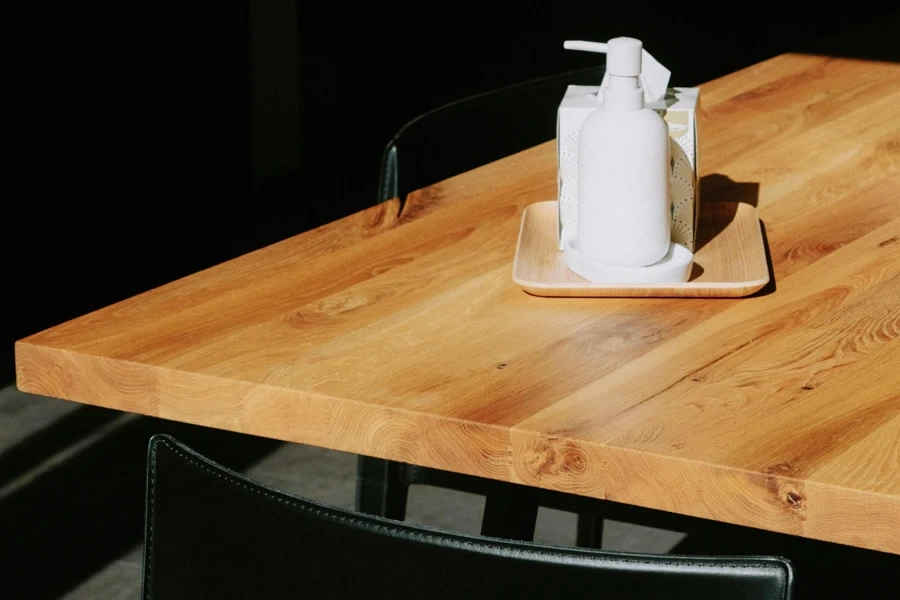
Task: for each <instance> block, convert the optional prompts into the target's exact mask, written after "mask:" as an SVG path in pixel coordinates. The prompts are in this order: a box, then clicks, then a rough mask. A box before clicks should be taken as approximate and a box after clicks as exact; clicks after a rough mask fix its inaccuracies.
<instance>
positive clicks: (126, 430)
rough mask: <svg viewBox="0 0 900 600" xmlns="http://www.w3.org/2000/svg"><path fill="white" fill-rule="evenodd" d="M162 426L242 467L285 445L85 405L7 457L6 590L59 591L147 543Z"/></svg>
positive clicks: (0, 516)
mask: <svg viewBox="0 0 900 600" xmlns="http://www.w3.org/2000/svg"><path fill="white" fill-rule="evenodd" d="M116 419H118V420H117V421H116ZM116 424H118V426H116ZM97 432H100V433H101V435H97V436H96V437H95V439H93V440H91V442H90V443H88V444H86V445H84V444H82V445H81V446H80V447H78V448H77V449H76V450H75V451H74V452H72V453H71V454H70V455H68V456H65V457H64V458H62V459H61V458H60V457H59V453H60V452H64V449H65V448H67V447H69V446H70V445H71V444H72V443H74V442H77V441H79V440H81V439H83V438H85V436H90V435H92V434H96V433H97ZM161 432H166V433H170V434H172V435H174V436H176V437H177V438H178V439H181V440H184V441H185V443H188V444H189V445H191V446H193V447H195V448H197V449H198V451H201V452H203V453H204V454H207V455H208V456H210V457H212V458H214V459H215V460H216V461H220V462H222V463H223V464H226V465H230V466H231V467H232V468H235V469H237V470H240V469H243V468H245V467H247V466H249V465H251V464H253V463H255V462H257V461H259V460H260V459H262V458H263V457H265V456H267V455H268V454H270V453H272V452H273V451H274V450H276V449H277V448H278V447H279V446H280V445H281V442H277V441H274V440H266V439H263V438H257V437H252V436H247V435H240V434H234V433H230V432H225V431H218V430H212V429H206V428H199V427H195V426H191V425H185V424H181V423H175V422H171V421H164V420H162V419H155V418H148V417H131V418H128V417H126V418H125V419H122V418H121V414H120V413H118V412H116V411H111V410H107V409H102V408H96V407H89V406H84V407H79V408H78V409H77V410H75V411H73V412H71V413H69V414H68V415H66V416H65V417H63V418H62V419H60V420H58V421H57V422H54V423H53V424H51V425H48V426H47V427H45V428H44V429H42V430H40V431H38V432H36V433H34V434H33V435H31V436H28V437H27V438H25V439H24V440H23V441H21V442H20V443H19V444H17V445H15V446H13V447H12V448H10V449H8V450H6V451H5V452H3V453H2V454H0V479H2V482H3V484H8V485H6V487H5V488H0V489H2V495H0V540H2V542H0V565H3V568H2V570H3V573H4V574H3V582H2V588H3V589H4V590H5V591H4V594H3V595H5V596H6V597H7V598H12V597H21V598H24V597H27V598H31V599H33V600H39V599H42V598H56V597H59V596H60V595H62V594H64V593H65V592H67V591H69V590H70V589H72V588H74V587H75V586H77V585H78V584H79V583H81V582H82V581H84V580H85V579H87V578H88V577H90V576H91V575H92V574H94V573H95V572H97V571H100V570H101V569H102V568H103V567H104V566H106V565H107V564H109V563H110V562H112V561H114V560H116V559H117V558H119V557H120V556H121V555H122V554H124V553H126V552H127V551H128V550H130V549H132V548H133V547H134V546H136V545H138V544H140V543H141V540H142V539H143V518H144V517H143V513H144V468H143V465H144V464H145V462H146V452H147V442H148V440H149V439H150V437H151V436H152V435H153V434H155V433H161ZM54 457H55V458H54ZM48 463H49V464H48ZM185 501H186V502H188V501H190V499H189V498H186V499H185ZM17 590H19V592H17ZM10 591H12V595H6V594H8V593H9V592H10ZM20 593H21V594H22V595H20Z"/></svg>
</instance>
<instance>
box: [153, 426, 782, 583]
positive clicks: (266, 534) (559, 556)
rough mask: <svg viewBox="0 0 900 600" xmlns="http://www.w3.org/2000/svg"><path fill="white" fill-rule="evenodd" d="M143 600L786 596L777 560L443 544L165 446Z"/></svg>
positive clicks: (495, 542) (470, 540)
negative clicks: (257, 480) (282, 490)
mask: <svg viewBox="0 0 900 600" xmlns="http://www.w3.org/2000/svg"><path fill="white" fill-rule="evenodd" d="M143 577H144V579H143V594H142V597H143V598H144V599H145V600H173V599H177V598H190V599H192V600H202V599H204V598H215V599H216V600H227V599H230V598H254V599H268V598H340V599H342V600H352V599H354V598H372V597H384V598H393V599H397V600H400V599H404V598H454V599H459V598H497V597H504V598H541V597H559V598H566V599H571V600H575V599H578V598H592V599H599V598H616V599H618V600H628V599H629V598H642V599H653V598H665V599H666V600H675V599H678V598H691V599H696V598H708V599H716V598H722V599H728V600H740V599H744V598H746V599H750V598H753V599H756V600H775V599H778V600H785V599H787V598H790V597H791V592H792V587H793V568H792V566H791V563H789V562H788V561H786V560H783V559H780V558H772V557H744V558H722V557H719V558H704V557H696V556H692V557H683V556H669V555H665V556H653V555H643V554H627V553H613V552H601V551H594V550H583V549H577V548H562V547H553V546H543V545H537V544H531V543H522V542H510V541H504V540H500V539H491V538H485V537H472V536H466V535H459V534H452V533H447V532H442V531H438V530H435V529H431V528H426V527H417V526H411V525H407V524H403V523H398V522H394V521H389V520H386V519H382V518H378V517H371V516H363V515H359V514H356V513H352V512H349V511H344V510H340V509H336V508H330V507H327V506H323V505H320V504H317V503H314V502H310V501H307V500H303V499H300V498H296V497H293V496H290V495H288V494H285V493H283V492H280V491H278V490H275V489H272V488H268V487H266V486H263V485H261V484H259V483H256V482H253V481H250V480H248V479H246V478H244V477H242V476H241V475H239V474H237V473H235V472H233V471H230V470H229V469H227V468H225V467H222V466H220V465H218V464H216V463H214V462H212V461H210V460H209V459H207V458H205V457H203V456H201V455H199V454H197V453H196V452H194V451H192V450H191V449H190V448H187V447H186V446H184V445H182V444H180V443H179V442H178V441H176V440H175V439H173V438H171V437H169V436H165V435H157V436H155V437H154V438H153V439H151V441H150V450H149V458H148V470H147V511H146V532H145V543H144V571H143Z"/></svg>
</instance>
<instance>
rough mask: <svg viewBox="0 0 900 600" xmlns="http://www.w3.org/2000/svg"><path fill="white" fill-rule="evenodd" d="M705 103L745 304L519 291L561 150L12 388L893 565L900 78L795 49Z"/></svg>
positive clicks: (66, 350)
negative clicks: (515, 268) (746, 211)
mask: <svg viewBox="0 0 900 600" xmlns="http://www.w3.org/2000/svg"><path fill="white" fill-rule="evenodd" d="M701 103H702V115H701V118H702V123H701V137H702V146H701V170H702V174H703V175H705V176H706V177H705V179H704V181H703V197H702V200H703V201H704V202H715V201H720V200H730V201H744V202H753V203H758V210H759V215H760V218H761V220H762V222H763V224H764V228H765V232H766V234H767V239H768V248H769V251H770V255H771V259H772V263H773V274H774V284H771V283H770V285H769V286H768V287H767V288H766V289H764V290H763V292H762V293H760V294H758V295H756V296H754V297H750V298H745V299H732V300H721V299H718V300H717V299H664V298H658V299H640V298H595V299H591V298H581V299H578V298H539V297H535V296H530V295H528V294H526V293H525V292H523V291H522V290H521V289H520V288H518V287H517V286H516V285H515V284H514V283H513V282H512V279H511V268H512V261H513V254H514V252H515V248H516V236H517V233H518V229H519V220H520V216H521V213H522V210H523V208H524V207H525V206H526V205H528V204H530V203H532V202H538V201H542V200H547V199H552V198H554V197H555V194H556V190H555V186H556V154H555V145H554V143H547V144H544V145H542V146H538V147H536V148H533V149H531V150H528V151H525V152H522V153H520V154H517V155H514V156H511V157H509V158H507V159H504V160H501V161H498V162H496V163H492V164H490V165H486V166H485V167H482V168H479V169H476V170H474V171H471V172H469V173H466V174H463V175H461V176H458V177H455V178H452V179H449V180H447V181H444V182H441V183H439V184H436V185H433V186H431V187H429V188H426V189H423V190H420V191H418V192H415V193H413V194H411V195H410V196H409V199H408V202H407V204H406V206H405V208H404V210H403V213H402V214H400V215H397V211H398V207H399V203H398V202H397V201H396V200H395V201H392V202H389V203H385V204H383V205H380V206H378V207H375V208H373V209H370V210H367V211H363V212H361V213H358V214H356V215H353V216H351V217H348V218H346V219H343V220H341V221H337V222H334V223H331V224H329V225H326V226H325V227H322V228H319V229H316V230H314V231H310V232H307V233H304V234H301V235H298V236H296V237H293V238H290V239H288V240H285V241H284V242H281V243H278V244H276V245H274V246H270V247H267V248H264V249H262V250H259V251H257V252H254V253H252V254H248V255H246V256H243V257H240V258H238V259H235V260H232V261H230V262H227V263H224V264H221V265H219V266H216V267H213V268H211V269H207V270H205V271H202V272H199V273H196V274H194V275H192V276H189V277H187V278H184V279H181V280H178V281H175V282H173V283H171V284H168V285H166V286H163V287H161V288H158V289H155V290H152V291H150V292H147V293H144V294H141V295H139V296H136V297H134V298H131V299H129V300H125V301H123V302H120V303H118V304H115V305H113V306H110V307H107V308H104V309H102V310H99V311H96V312H94V313H91V314H89V315H86V316H83V317H80V318H78V319H75V320H72V321H69V322H67V323H64V324H62V325H59V326H57V327H54V328H52V329H49V330H46V331H43V332H41V333H38V334H36V335H33V336H31V337H29V338H26V339H24V340H22V341H20V342H18V344H17V345H16V367H17V375H18V385H19V388H20V389H22V390H23V391H26V392H33V393H37V394H44V395H48V396H55V397H59V398H65V399H69V400H74V401H77V402H84V403H88V404H96V405H100V406H106V407H111V408H115V409H119V410H123V411H129V412H134V413H141V414H146V415H153V416H158V417H163V418H167V419H174V420H178V421H185V422H190V423H197V424H201V425H206V426H210V427H218V428H222V429H229V430H233V431H240V432H246V433H251V434H256V435H261V436H267V437H271V438H278V439H282V440H290V441H295V442H302V443H306V444H314V445H317V446H324V447H328V448H334V449H338V450H345V451H349V452H355V453H363V454H368V455H373V456H378V457H383V458H390V459H395V460H400V461H405V462H408V463H414V464H418V465H424V466H431V467H438V468H442V469H448V470H452V471H457V472H462V473H470V474H474V475H480V476H484V477H491V478H495V479H500V480H508V481H513V482H519V483H525V484H529V485H533V486H538V487H542V488H548V489H554V490H561V491H565V492H572V493H576V494H582V495H587V496H593V497H597V498H608V499H612V500H616V501H619V502H625V503H629V504H635V505H639V506H644V507H650V508H655V509H662V510H667V511H673V512H676V513H681V514H686V515H693V516H698V517H704V518H708V519H715V520H719V521H724V522H728V523H736V524H741V525H749V526H753V527H759V528H763V529H768V530H773V531H779V532H784V533H789V534H795V535H799V536H806V537H810V538H816V539H821V540H828V541H833V542H839V543H844V544H850V545H854V546H859V547H864V548H871V549H876V550H882V551H887V552H892V553H900V342H898V340H897V338H898V336H900V310H898V304H900V111H898V110H897V106H900V67H898V66H897V65H894V64H890V63H876V62H862V61H855V60H842V59H830V58H823V57H818V56H808V55H784V56H780V57H777V58H774V59H772V60H769V61H767V62H764V63H760V64H758V65H756V66H753V67H750V68H748V69H745V70H743V71H740V72H737V73H734V74H731V75H729V76H726V77H724V78H722V79H719V80H716V81H713V82H711V83H709V84H706V85H704V86H703V87H702V96H701Z"/></svg>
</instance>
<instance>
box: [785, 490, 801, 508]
mask: <svg viewBox="0 0 900 600" xmlns="http://www.w3.org/2000/svg"><path fill="white" fill-rule="evenodd" d="M803 500H805V498H804V497H803V496H801V495H800V494H798V493H797V492H788V493H787V496H786V497H785V501H787V503H788V504H789V505H790V507H791V508H800V507H801V505H802V504H803Z"/></svg>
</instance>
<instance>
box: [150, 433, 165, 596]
mask: <svg viewBox="0 0 900 600" xmlns="http://www.w3.org/2000/svg"><path fill="white" fill-rule="evenodd" d="M165 445H166V447H167V448H170V449H171V447H170V446H169V445H168V444H165ZM149 504H150V506H149V507H148V508H147V512H148V515H147V518H148V519H149V521H150V523H149V525H150V526H149V527H148V529H149V531H148V532H147V577H146V586H147V589H146V590H145V592H146V600H151V599H152V598H153V532H154V531H155V528H154V524H153V523H154V515H155V513H156V510H155V508H156V448H153V450H152V451H151V453H150V502H149Z"/></svg>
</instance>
